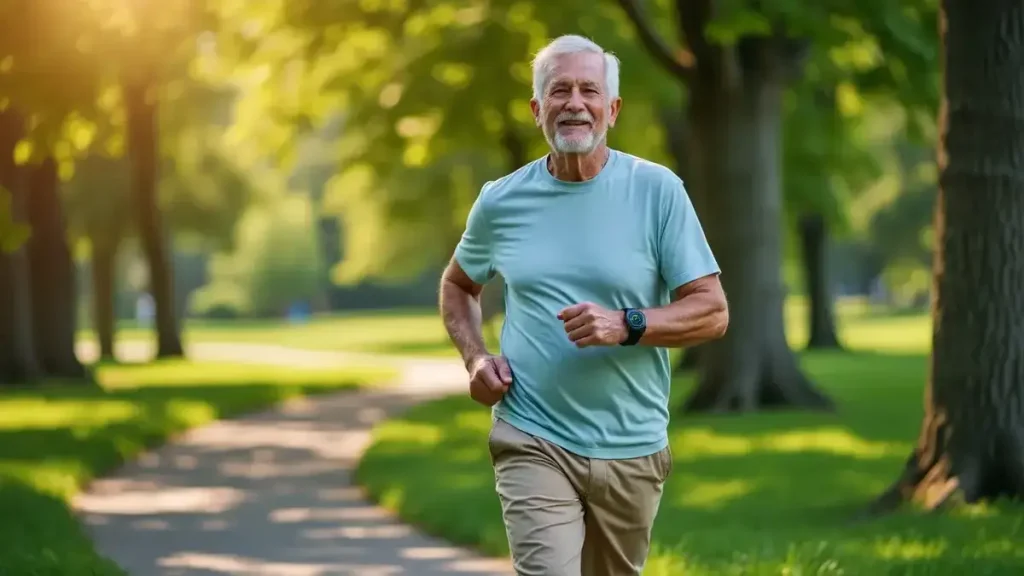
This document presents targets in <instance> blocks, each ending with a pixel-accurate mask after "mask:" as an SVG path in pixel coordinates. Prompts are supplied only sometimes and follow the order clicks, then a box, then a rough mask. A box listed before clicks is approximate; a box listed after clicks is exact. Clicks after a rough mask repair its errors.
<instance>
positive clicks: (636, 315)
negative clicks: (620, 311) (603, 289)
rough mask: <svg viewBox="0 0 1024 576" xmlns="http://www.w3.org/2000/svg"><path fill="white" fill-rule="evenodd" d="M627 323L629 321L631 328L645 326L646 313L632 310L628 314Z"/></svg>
mask: <svg viewBox="0 0 1024 576" xmlns="http://www.w3.org/2000/svg"><path fill="white" fill-rule="evenodd" d="M626 323H628V324H629V325H630V327H631V328H643V327H644V315H643V314H642V313H640V312H638V311H636V310H631V311H630V312H629V313H628V314H626Z"/></svg>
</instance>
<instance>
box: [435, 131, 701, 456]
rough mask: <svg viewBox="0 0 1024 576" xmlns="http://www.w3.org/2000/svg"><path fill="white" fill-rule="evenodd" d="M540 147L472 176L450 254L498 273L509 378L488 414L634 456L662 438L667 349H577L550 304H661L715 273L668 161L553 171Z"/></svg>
mask: <svg viewBox="0 0 1024 576" xmlns="http://www.w3.org/2000/svg"><path fill="white" fill-rule="evenodd" d="M546 160H547V159H546V157H542V158H540V159H537V160H535V161H533V162H531V163H529V164H527V165H526V166H524V167H522V168H520V169H519V170H517V171H515V172H513V173H512V174H509V175H508V176H505V177H504V178H501V179H499V180H495V181H492V182H488V183H487V184H485V185H484V186H483V188H482V190H481V192H480V195H479V197H478V198H477V200H476V202H475V203H474V205H473V207H472V209H471V210H470V214H469V218H468V220H467V225H466V231H465V233H464V234H463V236H462V239H461V241H460V243H459V245H458V247H457V248H456V250H455V258H456V259H457V261H458V262H459V264H460V265H461V266H462V268H463V269H464V270H465V271H466V273H467V274H468V275H469V277H470V278H472V279H473V280H474V281H476V282H478V283H480V284H485V283H486V282H487V281H488V280H490V279H491V278H492V277H493V276H494V273H495V272H500V273H501V275H502V276H504V278H505V283H506V287H505V306H506V315H505V322H504V326H503V327H502V330H501V353H502V354H503V355H504V356H505V357H506V358H508V362H509V365H510V367H511V368H512V376H513V383H512V385H511V386H510V387H509V391H508V393H507V394H506V395H505V397H504V398H503V399H502V400H501V401H500V402H499V403H498V404H496V405H495V406H494V415H495V416H496V417H498V418H500V419H502V420H505V421H506V422H508V423H509V424H511V425H513V426H515V427H517V428H519V429H521V430H523V431H525V432H527V433H530V434H533V435H535V436H539V437H541V438H543V439H545V440H548V441H549V442H552V443H554V444H556V445H559V446H561V447H563V448H564V449H566V450H568V451H570V452H573V453H576V454H579V455H582V456H586V457H591V458H609V459H618V458H635V457H640V456H646V455H649V454H653V453H655V452H657V451H659V450H661V449H663V448H664V447H665V446H666V445H667V427H668V421H669V410H668V397H669V388H670V378H671V366H670V364H669V356H668V350H667V349H665V348H655V347H651V346H646V345H637V346H618V345H616V346H607V347H606V346H595V347H588V348H584V349H579V348H577V347H576V345H575V344H573V343H572V342H571V341H570V340H569V337H568V335H567V334H566V332H565V328H564V324H563V322H562V321H561V320H559V319H558V317H557V314H558V312H559V311H561V310H562V309H564V308H566V307H568V306H571V305H574V304H579V303H582V302H588V301H589V302H593V303H595V304H598V305H600V306H604V307H606V308H609V309H622V308H627V307H632V308H650V307H657V306H662V305H665V304H668V303H669V302H671V291H672V290H673V289H675V288H676V287H678V286H680V285H683V284H686V283H687V282H690V281H691V280H695V279H697V278H700V277H702V276H706V275H709V274H714V273H717V272H719V268H718V264H717V262H716V261H715V258H714V256H713V254H712V253H711V249H710V248H709V246H708V243H707V240H706V239H705V236H704V231H703V229H702V228H701V225H700V223H699V222H698V220H697V215H696V213H695V212H694V209H693V205H692V204H691V202H690V199H689V197H688V196H687V194H686V191H685V188H684V187H683V183H682V182H681V181H680V179H679V178H678V177H677V176H676V175H675V174H674V173H673V172H672V171H670V170H669V169H667V168H665V167H663V166H661V165H658V164H655V163H653V162H649V161H646V160H643V159H641V158H637V157H635V156H632V155H629V154H626V153H624V152H619V151H616V150H611V151H610V156H609V158H608V161H607V162H606V164H605V166H604V167H603V168H602V170H601V172H600V173H599V174H598V175H597V176H596V177H594V178H592V179H591V180H588V181H586V182H565V181H561V180H557V179H556V178H554V176H552V175H551V173H550V172H548V170H547V163H546Z"/></svg>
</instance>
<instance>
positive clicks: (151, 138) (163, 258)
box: [123, 80, 184, 358]
mask: <svg viewBox="0 0 1024 576" xmlns="http://www.w3.org/2000/svg"><path fill="white" fill-rule="evenodd" d="M123 89H124V101H125V108H126V111H127V126H128V128H127V131H128V153H129V157H130V159H131V191H132V197H133V200H134V203H135V209H136V217H137V222H138V232H139V238H140V240H141V242H142V249H143V252H144V253H145V255H146V260H147V261H148V263H149V287H150V293H151V294H152V295H153V301H154V305H155V308H156V333H157V352H156V356H157V358H170V357H180V356H183V355H184V350H183V349H182V345H181V333H180V330H179V327H178V318H177V315H176V313H175V306H174V270H173V263H172V261H171V257H170V254H169V249H168V246H167V244H168V242H167V240H166V238H165V231H164V223H163V217H162V216H161V214H160V208H159V201H158V198H157V176H158V175H157V156H158V154H157V149H158V133H157V104H156V100H155V95H154V94H153V93H152V92H153V86H152V84H151V83H150V82H149V81H146V80H138V81H127V82H125V84H124V86H123Z"/></svg>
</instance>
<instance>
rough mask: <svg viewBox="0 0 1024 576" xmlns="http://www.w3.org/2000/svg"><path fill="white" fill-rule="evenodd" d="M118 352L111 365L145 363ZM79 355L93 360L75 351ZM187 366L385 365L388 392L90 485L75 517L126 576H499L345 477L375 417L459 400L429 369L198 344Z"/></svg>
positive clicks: (288, 418)
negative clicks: (395, 373) (395, 372)
mask: <svg viewBox="0 0 1024 576" xmlns="http://www.w3.org/2000/svg"><path fill="white" fill-rule="evenodd" d="M150 353H151V351H150V350H149V347H148V346H144V345H141V344H136V343H124V344H123V345H122V346H120V347H119V350H118V356H119V357H120V358H121V359H123V360H142V359H146V358H148V357H149V355H150ZM80 354H81V355H82V357H83V358H90V357H93V356H94V354H95V350H94V349H91V348H90V347H88V346H83V347H82V348H81V350H80ZM188 354H189V356H190V357H191V358H195V359H202V360H225V361H242V362H254V363H261V364H275V365H289V366H295V367H297V368H302V367H306V368H316V367H319V368H324V367H331V366H342V365H348V364H351V363H354V362H356V363H357V362H360V361H374V362H377V363H381V362H388V363H390V364H392V365H394V366H395V367H396V368H398V369H399V373H400V376H399V381H398V382H396V383H395V384H396V385H395V386H393V387H389V388H387V389H384V390H367V391H350V392H341V393H337V394H333V395H326V396H322V397H317V398H313V399H309V400H306V401H303V402H296V403H291V404H288V405H286V406H284V407H280V408H276V409H272V410H269V411H266V412H262V413H259V414H253V415H249V416H246V417H242V418H238V419H234V420H227V421H221V422H217V423H214V424H211V425H209V426H207V427H204V428H201V429H197V430H194V431H192V432H190V433H188V434H186V435H184V436H183V437H181V438H179V439H177V440H175V441H173V442H172V443H170V444H168V445H166V446H164V447H162V448H160V449H157V450H154V451H153V452H150V453H147V454H145V455H144V456H143V457H141V458H140V459H139V460H137V461H135V462H132V463H130V464H128V465H126V466H124V467H123V468H121V469H120V470H118V471H116V472H115V473H114V474H113V475H111V476H109V477H107V478H103V479H100V480H97V481H96V482H94V483H93V484H92V485H90V486H89V487H88V488H87V490H85V492H84V493H83V494H82V495H81V496H80V497H79V498H78V499H77V501H76V503H75V507H76V509H77V511H78V513H79V515H80V518H81V519H82V522H83V523H84V525H85V526H86V528H87V530H88V532H89V533H90V535H91V536H92V537H93V539H94V541H95V542H96V545H97V548H98V549H99V551H100V553H102V554H104V555H106V556H109V557H110V558H111V559H113V560H114V561H115V562H117V563H118V564H119V565H121V566H122V567H123V568H124V569H125V570H126V571H127V572H128V573H129V574H130V575H131V576H224V575H244V576H342V575H344V576H356V575H358V576H392V575H399V574H401V575H411V576H440V575H465V576H508V575H511V574H513V571H512V569H511V567H510V565H509V563H508V562H507V561H506V560H501V559H486V558H481V557H479V556H477V555H475V554H473V553H471V552H469V551H467V550H464V549H460V548H457V547H453V546H451V545H449V544H447V543H445V542H442V541H440V540H437V539H434V538H430V537H427V536H425V535H423V534H421V533H419V532H417V531H416V530H415V529H413V528H411V527H409V526H407V525H405V524H402V523H401V522H399V521H398V520H397V519H396V518H394V517H393V515H391V514H390V513H388V512H387V511H385V510H383V509H381V508H379V507H377V506H374V505H373V504H371V503H369V502H368V501H366V500H365V499H364V497H363V494H362V491H361V490H360V489H359V488H358V487H356V486H355V485H354V484H353V482H352V470H353V468H354V467H355V465H356V464H357V463H358V460H359V457H360V455H361V454H362V453H363V452H364V450H365V449H366V448H367V445H368V443H369V439H370V438H369V437H370V429H371V427H372V426H373V425H374V424H375V423H376V422H379V421H380V420H381V419H383V418H386V417H388V416H391V415H394V414H396V413H398V412H399V411H401V410H403V409H405V408H407V407H409V406H411V405H412V404H415V403H417V402H421V401H424V400H427V399H429V398H432V397H436V396H438V395H443V394H447V393H452V392H455V391H458V390H460V389H462V386H464V382H465V370H464V369H463V368H462V366H461V365H460V364H459V363H458V362H453V361H450V360H444V359H436V358H431V359H427V358H423V359H415V358H391V357H383V356H368V355H362V354H348V353H337V352H320V351H315V352H311V351H304V350H295V349H289V348H284V347H280V346H274V345H262V344H214V343H202V344H196V345H194V346H191V347H190V348H189V350H188Z"/></svg>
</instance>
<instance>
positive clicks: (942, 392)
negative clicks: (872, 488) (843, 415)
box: [874, 0, 1024, 511]
mask: <svg viewBox="0 0 1024 576" xmlns="http://www.w3.org/2000/svg"><path fill="white" fill-rule="evenodd" d="M940 22H941V24H942V26H941V30H942V35H943V39H944V42H943V46H944V47H943V57H944V72H945V74H944V76H945V79H944V92H945V97H944V99H943V102H942V106H941V110H940V115H939V126H940V141H939V154H938V164H939V171H940V172H939V173H940V179H939V198H938V202H937V205H936V213H935V233H936V244H935V253H934V268H933V301H932V318H933V335H932V342H933V350H932V357H931V369H930V377H929V381H928V385H927V388H926V391H925V414H924V418H923V421H922V425H921V433H920V436H919V438H918V444H917V447H916V449H915V450H914V451H913V453H912V454H911V455H910V457H909V458H908V460H907V463H906V466H905V468H904V470H903V473H902V475H901V476H900V477H899V478H898V480H897V481H896V482H895V483H894V485H893V486H892V487H891V488H890V489H889V490H888V491H887V492H886V493H885V494H883V495H882V496H881V497H880V498H879V499H878V500H877V501H876V502H875V503H874V504H875V510H876V511H885V510H888V509H891V508H893V507H896V506H897V505H899V504H900V503H901V502H904V501H914V502H916V503H918V504H921V505H923V506H924V507H925V508H929V509H933V508H936V507H939V506H941V505H942V504H943V503H945V502H947V501H948V500H949V499H950V497H951V496H953V495H954V494H959V495H960V496H961V497H962V498H963V499H964V500H965V501H967V502H976V501H980V500H983V499H989V498H997V497H1001V496H1003V497H1010V498H1019V497H1021V496H1024V296H1022V293H1021V287H1022V286H1024V257H1022V254H1024V129H1022V128H1021V123H1020V122H1021V119H1022V118H1024V61H1022V59H1021V56H1020V55H1021V54H1024V5H1022V4H1021V3H1020V2H1018V1H1016V0H1000V1H994V2H987V3H984V4H978V3H976V2H968V1H966V0H944V1H943V3H942V11H941V13H940Z"/></svg>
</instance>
